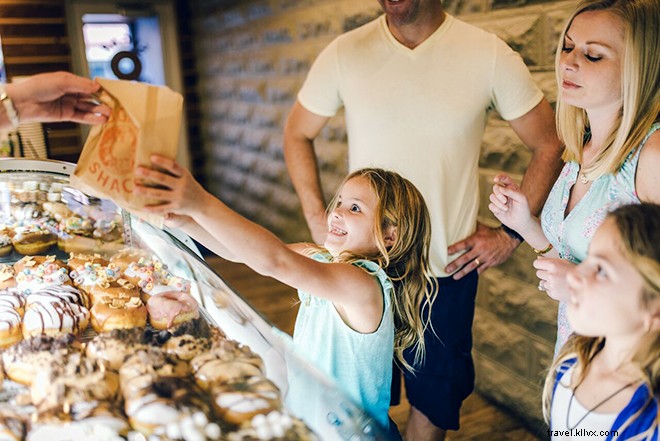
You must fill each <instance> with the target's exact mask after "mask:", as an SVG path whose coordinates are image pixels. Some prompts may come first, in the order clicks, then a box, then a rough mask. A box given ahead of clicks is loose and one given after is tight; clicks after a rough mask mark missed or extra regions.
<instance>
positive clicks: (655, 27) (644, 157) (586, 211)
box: [489, 0, 660, 351]
mask: <svg viewBox="0 0 660 441" xmlns="http://www.w3.org/2000/svg"><path fill="white" fill-rule="evenodd" d="M658 47H660V0H583V1H581V2H580V3H579V4H578V6H577V8H576V9H575V11H574V12H573V14H572V15H571V16H570V18H569V20H568V23H567V25H566V28H565V29H564V32H563V33H562V35H561V38H560V41H559V46H558V48H557V59H556V73H557V82H558V84H559V88H560V90H559V95H558V99H557V128H558V131H559V135H560V138H561V139H562V140H563V142H564V143H565V145H566V149H565V152H564V160H565V161H566V164H565V166H564V169H563V171H562V173H561V174H560V176H559V178H558V179H557V181H556V182H555V184H554V186H553V188H552V191H551V192H550V195H549V196H548V199H547V201H546V203H545V206H544V208H543V211H542V214H541V218H540V220H539V219H537V218H535V217H533V216H531V215H530V212H529V208H528V204H527V200H526V199H525V197H524V195H523V194H522V193H521V192H520V189H519V188H518V186H517V185H516V184H515V183H514V182H513V181H512V180H511V178H510V177H508V176H506V175H500V176H497V177H496V178H495V185H494V186H493V193H492V194H491V196H490V201H491V204H490V205H489V208H490V209H491V211H492V212H493V214H494V215H495V216H496V217H497V218H498V219H499V220H500V221H501V222H502V223H504V224H506V225H508V226H509V227H510V228H512V229H514V230H516V231H517V232H518V233H519V234H521V235H522V236H523V237H524V238H525V241H526V242H527V243H528V244H529V245H531V246H532V247H533V248H534V249H535V251H536V252H537V253H538V254H539V256H540V257H539V258H538V259H536V261H535V262H534V267H535V268H536V270H537V272H536V274H537V276H538V277H539V289H540V290H541V291H546V292H547V293H548V295H549V296H550V297H552V298H553V299H555V300H557V301H559V302H560V303H559V314H558V318H557V327H558V329H557V345H556V351H557V350H559V348H561V346H562V345H563V344H564V342H565V341H566V340H567V338H568V337H569V336H570V334H571V332H572V329H571V327H570V325H569V323H568V320H567V318H566V307H567V301H568V296H569V292H568V289H567V285H566V274H567V273H568V271H569V270H571V269H572V268H573V267H574V266H575V265H576V264H578V263H580V262H581V261H583V260H584V259H585V257H586V255H587V247H588V245H589V242H590V241H591V238H592V236H593V234H594V232H595V231H596V228H598V226H599V225H600V224H601V223H602V221H603V219H604V218H605V216H606V215H607V213H609V212H610V211H612V210H614V209H615V208H617V207H619V206H621V205H624V204H639V203H640V202H642V201H643V202H660V174H658V172H657V170H659V169H660V131H658V129H660V119H659V115H660V51H658V50H657V49H656V48H658Z"/></svg>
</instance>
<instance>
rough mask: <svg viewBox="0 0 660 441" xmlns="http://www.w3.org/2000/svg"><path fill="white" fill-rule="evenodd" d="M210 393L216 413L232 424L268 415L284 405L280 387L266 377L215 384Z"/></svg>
mask: <svg viewBox="0 0 660 441" xmlns="http://www.w3.org/2000/svg"><path fill="white" fill-rule="evenodd" d="M210 393H211V396H212V397H213V408H214V410H215V411H216V413H217V414H218V415H219V416H220V417H221V418H223V419H224V420H225V421H227V422H228V423H231V424H239V425H240V424H242V423H244V422H246V421H248V420H250V419H252V418H253V417H254V416H255V415H266V414H268V413H270V412H272V411H274V410H277V409H280V408H281V407H282V402H281V400H280V391H279V389H278V388H277V386H275V384H273V383H272V382H271V381H270V380H268V379H267V378H265V377H247V378H245V379H243V380H240V381H237V382H234V383H227V384H219V385H215V386H213V387H212V388H211V391H210Z"/></svg>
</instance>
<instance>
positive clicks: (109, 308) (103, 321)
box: [90, 297, 147, 332]
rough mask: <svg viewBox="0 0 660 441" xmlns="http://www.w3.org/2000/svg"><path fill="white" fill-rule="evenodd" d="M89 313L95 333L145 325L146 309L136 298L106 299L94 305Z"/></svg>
mask: <svg viewBox="0 0 660 441" xmlns="http://www.w3.org/2000/svg"><path fill="white" fill-rule="evenodd" d="M90 312H91V316H92V318H91V323H92V327H93V328H94V330H95V331H96V332H108V331H112V330H113V329H126V328H143V327H145V326H146V325H147V308H146V307H145V306H144V304H143V303H142V300H140V299H139V298H138V297H114V298H106V299H103V300H101V301H99V302H97V303H96V304H94V306H93V307H92V309H91V311H90Z"/></svg>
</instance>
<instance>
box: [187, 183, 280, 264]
mask: <svg viewBox="0 0 660 441" xmlns="http://www.w3.org/2000/svg"><path fill="white" fill-rule="evenodd" d="M191 217H193V218H194V219H195V221H196V222H197V224H199V227H201V229H203V230H206V232H207V233H206V234H209V235H212V236H213V238H214V239H213V240H212V242H211V243H213V244H214V245H216V244H217V245H220V246H221V247H222V250H221V251H222V252H223V254H224V255H223V256H222V257H224V256H231V258H232V260H234V261H238V262H242V263H245V264H246V265H248V266H249V267H250V268H252V269H253V270H255V271H256V272H258V273H259V274H262V275H266V276H269V277H275V274H274V270H273V268H276V267H277V266H278V265H279V264H280V263H282V261H284V258H280V257H281V256H283V255H284V254H289V253H291V251H290V250H289V248H288V247H287V245H286V244H285V243H284V242H282V241H281V240H280V239H279V238H278V237H277V236H275V235H274V234H273V233H271V232H270V231H268V230H267V229H265V228H263V227H262V226H260V225H258V224H256V223H254V222H252V221H250V220H248V219H246V218H244V217H243V216H241V215H240V214H238V213H236V212H235V211H233V210H232V209H231V208H229V207H227V206H226V205H225V204H224V203H223V202H222V201H220V200H219V199H217V198H216V197H214V196H212V195H211V194H210V193H206V194H205V196H204V201H203V203H202V204H199V205H198V206H197V207H196V208H195V209H194V212H193V213H191Z"/></svg>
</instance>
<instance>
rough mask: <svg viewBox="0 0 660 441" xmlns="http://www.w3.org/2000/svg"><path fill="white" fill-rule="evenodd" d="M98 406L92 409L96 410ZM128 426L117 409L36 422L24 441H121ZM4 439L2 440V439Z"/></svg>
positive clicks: (128, 428) (126, 432)
mask: <svg viewBox="0 0 660 441" xmlns="http://www.w3.org/2000/svg"><path fill="white" fill-rule="evenodd" d="M97 409H98V408H95V409H94V410H95V411H96V412H97ZM129 430H130V427H129V425H128V422H127V421H126V419H125V418H124V417H123V416H121V415H120V414H119V413H118V412H117V411H107V414H105V415H103V414H100V415H98V416H91V417H88V418H84V419H82V420H76V421H59V420H56V419H53V420H52V421H49V422H45V423H42V422H38V423H35V424H32V425H31V429H30V432H29V433H28V435H27V437H26V438H25V439H26V441H70V440H99V441H123V440H124V439H125V438H124V436H126V435H127V434H128V432H129ZM3 441H4V440H3Z"/></svg>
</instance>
